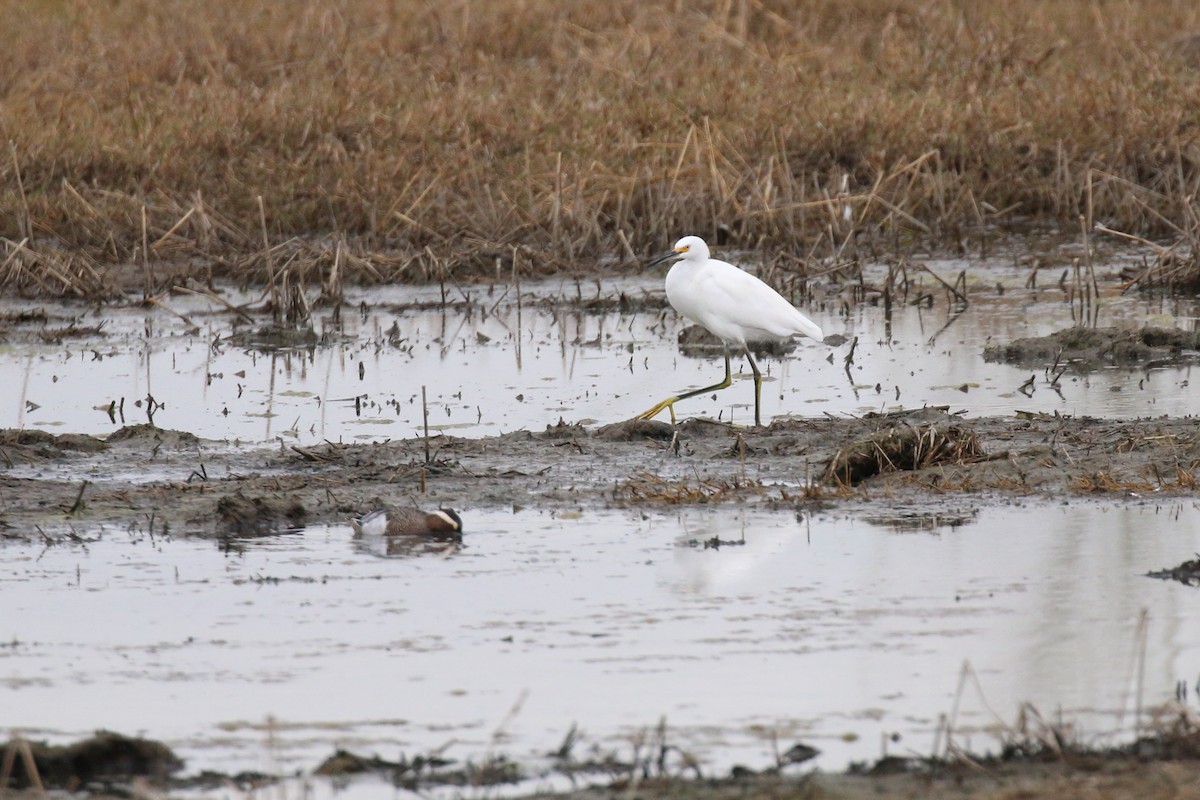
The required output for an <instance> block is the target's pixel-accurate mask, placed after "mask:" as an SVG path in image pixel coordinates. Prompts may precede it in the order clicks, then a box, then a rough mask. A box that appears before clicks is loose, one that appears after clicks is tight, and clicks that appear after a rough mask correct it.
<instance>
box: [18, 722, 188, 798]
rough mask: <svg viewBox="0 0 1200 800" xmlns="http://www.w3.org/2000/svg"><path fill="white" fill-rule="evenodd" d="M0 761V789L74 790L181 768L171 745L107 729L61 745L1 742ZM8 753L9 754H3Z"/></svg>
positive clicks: (157, 777)
mask: <svg viewBox="0 0 1200 800" xmlns="http://www.w3.org/2000/svg"><path fill="white" fill-rule="evenodd" d="M5 752H6V756H5V759H4V761H5V763H6V764H7V763H9V761H10V760H11V763H12V766H11V769H10V770H9V772H8V774H7V775H5V777H6V778H7V781H6V782H5V783H3V784H0V789H3V788H14V789H22V788H27V787H29V786H38V785H41V786H45V787H47V788H53V789H68V790H79V789H83V788H93V789H94V788H104V787H103V786H101V787H95V786H94V784H96V783H99V784H102V785H103V784H109V783H112V782H116V781H126V780H128V779H130V778H133V777H144V778H149V779H151V780H153V781H155V782H157V783H160V784H161V783H164V782H165V781H166V780H167V779H168V778H169V777H170V775H171V774H172V773H175V772H178V771H179V770H180V769H182V768H183V761H182V760H180V759H179V758H178V757H177V756H176V755H175V754H174V753H173V752H171V749H170V748H169V747H167V746H166V745H165V744H163V743H161V742H157V741H154V740H151V739H142V738H133V737H129V736H123V735H121V734H119V733H112V732H110V731H99V732H97V733H96V734H95V735H94V736H91V737H88V738H86V739H81V740H80V741H78V742H74V743H72V744H69V745H65V746H57V745H49V744H46V743H44V742H27V741H25V740H23V739H14V740H12V741H10V742H9V743H8V745H7V747H6V748H5ZM9 754H11V755H9Z"/></svg>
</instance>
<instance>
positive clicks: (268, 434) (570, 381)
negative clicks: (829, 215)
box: [0, 261, 1200, 444]
mask: <svg viewBox="0 0 1200 800" xmlns="http://www.w3.org/2000/svg"><path fill="white" fill-rule="evenodd" d="M930 265H931V267H932V268H934V269H935V270H937V271H938V272H939V273H940V274H942V275H944V276H946V277H947V278H950V277H952V276H954V275H956V274H957V273H958V272H959V271H960V270H962V269H964V268H968V265H967V264H965V263H963V262H954V261H940V262H939V261H934V262H930ZM969 270H970V274H971V276H972V279H971V280H972V288H971V291H970V297H971V305H970V307H969V308H968V309H967V310H966V311H965V312H963V313H962V314H960V315H958V316H957V317H955V316H953V315H952V314H951V311H950V309H949V308H948V307H947V302H946V298H945V296H944V293H940V290H939V291H936V292H934V298H935V306H934V308H932V309H929V308H918V307H914V306H900V305H898V306H897V307H896V308H895V309H894V312H893V316H892V319H891V322H890V325H889V323H888V321H887V320H886V319H885V317H884V312H883V309H882V308H880V307H878V306H870V305H861V304H851V305H849V306H847V308H849V311H848V312H846V311H845V310H844V309H843V306H842V303H841V301H840V300H839V299H838V298H836V297H831V298H827V300H826V301H825V304H824V307H823V308H808V309H805V310H806V311H807V312H808V313H809V314H810V315H811V316H813V317H814V318H815V319H816V321H817V322H818V323H820V324H821V325H822V326H823V327H824V329H825V331H826V332H827V333H839V334H843V335H845V336H848V337H851V338H853V337H854V336H857V337H859V344H858V347H857V350H856V353H855V364H854V367H853V369H852V371H851V373H850V376H849V377H848V376H847V374H846V372H845V371H844V369H843V363H842V361H843V358H844V357H845V355H846V353H847V351H848V349H849V347H848V345H843V346H840V347H836V348H831V349H830V348H826V347H824V346H822V345H817V344H815V343H812V342H808V341H807V340H806V341H805V343H804V344H803V345H801V347H799V348H798V350H797V351H796V352H795V353H794V354H793V355H792V356H790V357H788V358H786V359H783V360H775V359H765V360H763V362H762V366H763V368H764V370H767V371H769V381H768V382H767V383H766V384H765V386H764V391H763V406H764V408H763V415H764V421H766V420H767V419H769V418H771V417H774V416H779V415H788V414H790V415H796V416H817V415H821V414H835V415H842V414H855V415H860V414H862V413H864V412H867V411H872V410H874V411H879V410H894V409H899V408H914V407H917V408H919V407H921V406H922V405H927V404H928V405H950V406H951V407H952V408H953V409H955V410H965V411H967V412H969V413H971V414H975V415H985V414H1011V413H1012V412H1013V411H1014V410H1017V409H1022V410H1031V411H1047V412H1053V411H1058V412H1060V413H1066V414H1081V415H1082V414H1090V415H1096V416H1119V417H1138V416H1147V415H1158V414H1173V415H1181V414H1197V413H1200V385H1198V386H1196V387H1192V386H1191V385H1190V380H1191V367H1179V368H1161V369H1157V368H1156V369H1153V370H1126V369H1114V370H1103V371H1100V372H1098V373H1093V374H1091V375H1087V376H1067V377H1064V379H1063V381H1062V386H1061V395H1060V394H1057V393H1055V392H1054V391H1053V390H1051V389H1050V388H1048V386H1047V385H1046V384H1045V381H1044V380H1043V379H1042V377H1041V375H1040V374H1039V375H1038V377H1039V380H1038V385H1037V388H1036V390H1035V391H1034V393H1033V395H1032V396H1031V397H1026V396H1024V395H1022V394H1020V393H1019V392H1018V387H1020V386H1021V385H1022V384H1023V383H1024V382H1025V381H1026V380H1027V379H1028V378H1029V377H1030V375H1031V374H1037V373H1039V371H1037V370H1030V369H1025V368H1017V367H1010V366H1003V365H998V364H987V363H985V362H984V361H983V358H982V352H983V348H984V346H985V345H986V344H987V343H989V342H990V341H992V340H995V341H1007V340H1010V339H1013V338H1017V337H1021V336H1031V335H1042V334H1045V333H1048V332H1050V331H1053V330H1056V329H1059V328H1062V327H1066V326H1068V325H1070V324H1071V323H1072V309H1071V306H1070V305H1069V304H1068V303H1066V302H1064V301H1065V295H1064V294H1063V292H1062V291H1061V290H1059V289H1058V288H1057V287H1051V288H1043V289H1040V290H1036V291H1034V290H1027V289H1023V288H1020V287H1021V286H1022V285H1023V282H1024V280H1025V271H1024V270H1020V271H1018V270H1015V269H1014V268H1011V267H1009V266H1007V265H1006V264H1003V263H999V262H997V263H984V264H978V263H972V264H970V265H969ZM1046 280H1050V278H1049V277H1047V278H1046ZM997 283H1000V284H1003V285H1004V286H1005V287H1007V288H1006V290H1005V291H1004V293H1003V294H1000V293H999V292H998V291H997V290H996V289H995V285H996V284H997ZM926 288H929V289H932V288H933V284H932V282H931V281H928V282H927V283H926ZM620 292H624V293H626V294H627V295H628V296H632V297H644V296H646V295H648V294H650V295H661V293H662V280H661V276H660V275H654V276H647V277H644V278H639V279H637V280H625V279H621V280H618V279H606V280H603V281H599V282H595V283H587V284H577V283H576V282H573V281H572V282H563V281H553V282H545V283H541V284H528V285H523V286H522V289H521V297H522V298H523V303H522V304H521V305H520V306H518V304H517V302H516V294H517V292H515V291H513V290H512V289H511V287H505V286H503V285H496V286H491V287H487V286H468V287H464V288H463V289H462V290H461V291H460V290H458V289H455V290H453V291H452V292H451V294H450V295H449V297H448V299H449V300H450V301H462V300H463V299H464V298H469V299H470V300H471V304H470V306H471V308H472V309H473V311H472V312H471V313H469V314H467V313H463V312H462V311H461V310H451V311H448V312H444V311H440V310H418V309H415V308H413V307H412V304H414V303H431V304H437V302H438V301H440V294H439V290H438V288H437V287H432V288H424V289H415V288H411V287H384V288H375V289H372V290H370V291H369V292H359V293H356V294H354V295H352V296H350V297H349V298H348V300H349V302H350V306H349V307H348V308H355V309H357V308H359V304H360V303H366V304H367V306H366V308H367V310H366V311H359V310H354V311H350V310H347V311H346V312H345V313H344V316H343V321H342V324H341V326H340V327H335V326H333V325H332V323H331V322H330V320H329V318H328V314H326V315H325V316H324V317H322V318H320V319H319V320H318V323H317V329H318V331H322V332H327V333H330V334H331V335H332V334H336V336H335V337H334V341H335V342H336V343H334V344H328V345H323V346H321V347H318V348H315V349H314V350H312V351H292V352H276V353H262V352H254V351H252V350H247V349H245V348H240V347H236V346H233V345H232V344H230V343H229V342H228V341H225V339H224V337H227V336H228V335H229V333H230V324H231V323H230V316H229V314H228V313H227V312H225V311H224V310H223V309H221V308H220V307H217V306H215V305H213V304H210V303H209V301H206V300H203V299H200V298H195V297H172V298H169V299H168V300H167V301H166V304H167V305H169V306H171V308H173V309H174V310H175V311H176V312H178V313H180V314H185V315H188V317H189V320H190V321H191V322H192V323H194V324H195V326H196V327H197V328H198V329H199V332H198V333H190V332H189V330H190V326H189V325H188V323H186V322H184V321H183V320H182V319H180V318H179V317H177V316H175V315H173V314H171V313H169V312H167V311H164V310H161V309H157V308H155V309H150V310H146V309H141V308H125V309H105V310H104V311H103V314H102V316H100V317H93V316H92V314H91V312H90V311H80V310H79V309H71V308H63V309H57V310H58V311H61V312H63V313H67V314H76V315H81V317H80V319H79V324H80V325H92V324H96V323H97V321H98V320H101V319H102V320H103V321H104V332H105V336H103V337H91V338H89V339H85V340H75V339H67V340H66V341H65V342H64V343H61V344H43V343H37V344H9V345H6V346H5V347H3V348H2V349H0V427H26V428H43V429H48V430H61V431H70V432H75V433H91V434H96V435H104V434H107V433H110V432H112V431H113V430H116V429H117V428H118V427H120V425H121V424H123V423H124V422H130V423H134V422H145V421H146V420H147V416H148V414H147V406H146V404H145V403H144V402H142V401H143V400H144V398H145V397H146V396H147V395H151V396H153V397H154V398H155V400H156V401H157V402H159V403H164V404H165V407H163V408H157V410H156V412H155V414H154V422H155V423H156V424H158V425H160V426H162V427H167V428H176V429H181V430H187V431H190V432H192V433H195V434H197V435H198V436H201V437H204V438H211V439H229V440H238V441H241V442H250V443H260V442H261V443H271V442H275V441H276V440H282V441H283V442H285V443H289V444H290V443H300V444H307V443H313V442H320V441H324V440H331V441H345V442H350V441H380V440H384V439H396V438H405V437H411V436H414V435H416V434H417V433H418V432H419V431H420V430H421V429H422V424H423V421H422V387H424V388H425V394H426V398H427V404H428V408H429V424H430V426H431V429H433V430H445V431H448V432H452V433H455V434H459V435H464V436H487V435H493V434H497V433H502V432H507V431H512V430H518V429H521V428H528V429H531V430H541V429H543V428H544V427H545V426H546V425H547V424H549V423H554V422H557V421H558V419H559V418H563V419H565V420H566V421H568V422H577V421H582V422H585V423H588V424H601V423H607V422H615V421H618V420H622V419H627V418H629V417H630V416H632V415H634V414H637V413H639V412H641V411H644V410H645V409H646V408H648V407H649V406H651V405H653V403H654V402H656V401H657V400H659V399H662V398H663V397H666V396H669V395H671V394H674V393H676V392H678V391H680V390H682V389H685V388H688V387H694V386H703V385H706V384H711V383H714V382H716V381H717V380H719V379H720V377H721V370H722V364H721V362H720V359H719V358H687V357H684V356H682V355H681V354H680V353H679V349H678V346H677V344H676V336H677V334H678V331H679V329H680V328H681V327H682V323H681V322H680V320H679V319H678V318H677V317H676V316H675V315H674V314H673V313H667V312H660V311H654V312H650V311H647V312H638V313H627V314H620V313H616V312H611V313H605V314H592V313H577V312H574V311H566V310H561V309H560V310H551V309H549V308H547V307H545V306H538V305H536V304H535V301H536V300H537V299H538V298H543V299H544V298H548V297H558V298H568V299H570V298H578V297H581V298H583V299H585V300H586V299H591V298H594V297H596V296H600V297H610V298H611V297H615V296H616V295H617V294H618V293H620ZM1109 294H1110V295H1112V296H1108V297H1106V298H1105V299H1104V300H1103V302H1102V303H1101V306H1100V313H1099V317H1098V319H1099V322H1100V324H1104V325H1127V326H1131V327H1132V326H1137V325H1141V324H1145V323H1146V322H1155V323H1156V324H1162V325H1177V326H1179V327H1183V328H1191V327H1193V326H1194V324H1195V319H1196V311H1195V309H1194V307H1192V306H1191V305H1186V304H1169V303H1167V302H1166V301H1161V300H1158V301H1143V300H1140V299H1138V298H1137V297H1132V296H1130V297H1120V296H1116V295H1115V294H1114V293H1113V291H1112V290H1109ZM233 299H234V300H238V301H241V300H244V299H245V298H236V297H235V298H233ZM827 359H828V360H827ZM735 369H737V370H739V371H740V370H745V371H746V374H745V375H742V376H740V378H741V379H740V380H737V381H735V383H734V385H733V386H732V387H731V388H729V389H727V390H725V391H723V392H720V393H716V394H715V399H714V395H706V396H703V397H697V398H693V399H691V400H688V401H684V402H683V403H681V404H680V405H679V406H678V411H679V413H680V414H682V415H684V416H699V415H708V416H712V417H720V418H722V419H726V420H728V419H732V420H734V421H736V422H743V423H744V422H749V421H751V419H752V415H753V405H752V404H753V390H752V388H751V383H750V382H749V371H748V369H747V368H746V367H745V365H744V364H741V363H739V365H738V366H736V367H735ZM122 401H124V409H123V410H124V413H123V417H122V415H121V414H119V413H118V414H117V415H116V418H115V419H110V417H109V414H108V409H109V407H110V406H111V405H112V404H114V403H116V404H117V406H118V409H119V408H120V405H121V402H122ZM137 403H141V405H140V406H139V405H136V404H137Z"/></svg>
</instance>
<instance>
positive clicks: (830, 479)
mask: <svg viewBox="0 0 1200 800" xmlns="http://www.w3.org/2000/svg"><path fill="white" fill-rule="evenodd" d="M986 457H987V453H986V452H985V451H984V449H983V445H982V444H981V443H980V441H979V439H978V437H977V436H976V435H975V433H974V432H973V431H971V430H969V429H967V428H965V427H963V426H961V425H958V424H954V423H950V424H942V425H939V424H937V423H926V424H924V425H918V426H914V425H909V424H903V425H899V426H895V427H890V428H887V429H885V430H882V431H879V432H876V433H873V434H871V435H869V436H866V437H863V438H861V439H856V440H855V441H853V442H851V443H850V444H848V445H846V446H845V447H842V448H841V449H840V450H838V451H837V453H836V454H835V455H834V457H833V458H832V459H830V461H829V463H828V464H827V465H826V467H825V471H824V472H823V473H822V475H821V480H822V482H824V483H838V484H842V485H843V486H853V485H855V484H857V483H860V482H862V481H864V480H866V479H867V478H871V477H874V476H875V475H879V474H881V473H884V472H897V471H901V470H919V469H925V468H926V467H932V466H935V465H938V464H953V465H961V464H964V463H968V462H971V461H978V460H981V459H983V458H986Z"/></svg>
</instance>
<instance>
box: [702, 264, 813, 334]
mask: <svg viewBox="0 0 1200 800" xmlns="http://www.w3.org/2000/svg"><path fill="white" fill-rule="evenodd" d="M698 278H699V280H698V281H697V287H698V288H699V291H700V292H701V293H702V300H701V301H700V302H701V303H702V304H703V306H704V308H705V310H706V311H707V312H708V316H709V319H708V320H701V319H698V320H697V321H698V322H700V324H702V325H704V326H705V327H706V328H709V330H711V331H712V332H713V333H715V334H717V335H718V336H721V337H722V338H727V339H732V340H737V339H741V338H744V339H745V340H746V341H757V340H762V339H786V338H789V337H791V336H795V335H797V334H802V335H804V336H808V337H811V338H813V339H816V340H817V341H818V342H819V341H822V340H824V338H825V334H824V333H823V332H822V331H821V328H820V327H819V326H818V325H817V324H816V323H814V322H813V321H812V320H810V319H809V318H808V317H806V316H804V315H803V314H802V313H800V311H798V310H797V309H796V308H795V307H794V306H793V305H792V304H791V303H789V302H788V301H787V300H786V299H784V297H783V296H782V295H780V294H779V293H778V292H776V291H775V290H774V289H772V288H771V287H770V286H768V285H767V284H765V283H763V282H762V281H761V280H759V279H758V278H756V277H755V276H753V275H751V274H750V273H748V272H745V271H743V270H741V269H738V268H737V267H735V266H733V265H732V264H725V263H724V262H718V263H717V264H715V265H713V267H712V268H710V269H707V270H705V271H704V272H703V273H702V274H701V275H699V276H698ZM722 325H724V327H725V331H724V332H722V330H721V329H720V327H719V326H722ZM734 333H736V334H738V335H730V334H734Z"/></svg>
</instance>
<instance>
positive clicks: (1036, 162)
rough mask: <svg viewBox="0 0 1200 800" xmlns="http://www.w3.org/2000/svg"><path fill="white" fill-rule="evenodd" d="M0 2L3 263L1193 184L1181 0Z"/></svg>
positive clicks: (853, 225)
mask: <svg viewBox="0 0 1200 800" xmlns="http://www.w3.org/2000/svg"><path fill="white" fill-rule="evenodd" d="M0 28H2V29H3V30H4V31H5V38H6V42H5V46H4V47H3V48H0V136H2V137H3V139H4V145H5V149H6V150H7V152H5V153H3V154H2V156H3V157H2V158H0V236H3V237H5V239H7V240H8V241H7V242H6V244H5V251H4V252H3V253H2V254H0V259H6V261H5V270H4V272H2V273H0V280H3V281H6V282H8V283H9V284H10V286H12V285H20V284H28V285H30V286H33V287H34V288H40V289H42V290H51V291H54V290H62V286H61V284H64V283H65V284H70V283H71V282H73V281H75V282H80V283H81V285H83V287H84V291H86V290H88V287H92V288H96V287H101V286H104V285H106V284H105V281H106V279H105V275H104V270H103V269H101V268H100V266H99V265H101V264H118V263H127V264H128V263H132V264H135V265H136V264H146V266H145V270H146V274H145V275H144V276H143V277H144V279H145V281H146V283H147V284H149V283H151V282H152V278H151V275H150V274H149V273H150V270H151V267H150V266H149V262H156V263H158V264H163V263H171V262H174V263H175V264H177V265H178V264H186V263H188V262H189V260H191V259H195V258H197V257H201V258H204V259H206V260H207V263H209V264H212V265H214V266H212V267H210V269H216V270H222V269H224V270H228V271H236V273H237V274H238V275H239V276H240V277H243V278H246V279H255V278H260V277H267V276H268V271H269V270H271V269H273V268H275V267H278V265H279V263H281V262H282V261H283V260H284V259H285V258H288V257H298V256H296V253H295V252H294V251H295V250H296V249H297V248H299V249H301V250H304V247H307V248H308V249H307V250H304V252H303V253H301V255H304V256H306V257H308V258H310V259H311V261H312V263H314V264H316V265H317V267H316V268H317V269H319V270H323V271H322V272H320V274H321V275H322V278H323V279H325V278H329V277H330V276H329V275H328V272H329V270H331V269H334V268H335V266H334V265H335V264H336V269H337V270H339V271H340V272H341V275H343V276H349V277H357V278H360V279H368V280H391V279H420V278H426V279H428V278H432V277H436V276H438V275H444V274H455V275H462V274H469V273H482V274H487V273H493V272H496V271H500V270H504V274H507V273H508V271H509V270H510V269H512V267H513V262H514V260H515V261H516V266H517V268H518V269H520V270H521V271H522V272H524V273H526V274H529V273H537V272H547V271H553V270H556V269H561V268H563V267H566V266H572V265H587V264H590V263H593V262H595V261H596V260H597V259H600V258H604V257H614V258H628V257H631V256H633V255H634V254H635V253H643V252H646V251H648V250H652V249H659V248H662V247H664V246H665V245H667V244H669V243H670V242H671V241H673V240H674V237H676V236H677V235H680V234H682V233H687V232H696V233H700V234H702V235H705V236H708V237H710V238H714V239H715V238H718V231H719V230H722V231H723V232H722V233H721V234H720V238H724V237H726V236H728V237H729V238H730V239H731V240H732V241H734V242H736V243H738V244H739V245H741V246H745V247H757V246H763V245H771V246H773V247H779V248H786V249H788V250H789V251H790V252H792V253H794V254H795V255H796V256H797V257H798V258H801V259H803V258H806V257H808V256H810V255H811V254H826V253H829V252H833V251H835V250H836V249H837V248H840V247H842V246H843V245H844V244H845V243H846V242H847V241H851V240H852V239H854V240H857V238H858V237H859V236H861V235H862V234H866V235H868V236H870V237H871V238H872V239H877V240H878V241H880V242H883V243H885V244H887V245H889V246H892V247H901V248H903V247H905V246H906V245H907V244H908V243H909V242H912V241H914V240H915V241H921V242H929V243H942V244H946V243H950V242H956V241H959V240H961V238H962V237H963V236H964V235H966V233H969V232H971V231H974V230H978V229H979V228H978V227H977V226H978V225H979V224H980V223H990V222H1000V223H1005V222H1008V221H1017V220H1028V219H1030V218H1039V219H1050V220H1053V221H1054V222H1056V223H1058V224H1062V225H1065V226H1067V227H1068V229H1071V230H1078V225H1079V221H1078V218H1079V216H1080V215H1083V216H1084V217H1085V218H1091V219H1092V220H1095V221H1102V222H1105V223H1107V224H1110V225H1112V226H1114V227H1118V228H1122V229H1125V230H1129V231H1134V232H1138V233H1141V234H1144V235H1148V236H1154V235H1160V234H1166V233H1172V232H1175V233H1179V232H1186V231H1190V230H1192V229H1193V228H1192V225H1193V220H1194V213H1193V210H1192V207H1191V201H1190V198H1191V197H1193V196H1195V195H1196V194H1197V192H1198V190H1200V173H1198V172H1197V169H1196V165H1197V163H1198V162H1200V149H1198V147H1197V138H1198V136H1200V36H1198V37H1197V38H1191V36H1190V35H1189V34H1190V32H1192V31H1197V32H1200V6H1197V4H1195V3H1192V2H1180V1H1176V0H1145V1H1144V2H1103V1H1102V0H1058V1H1057V2H1053V3H1047V2H1044V0H1011V2H1005V3H971V2H953V1H951V0H944V1H942V2H915V0H909V1H906V0H806V2H785V1H784V0H708V2H700V3H685V2H680V1H678V0H675V1H674V2H672V1H669V0H657V2H642V0H580V1H579V2H572V3H561V2H557V0H492V1H491V2H470V0H441V1H440V2H432V1H431V0H345V2H341V3H336V4H330V3H324V2H317V0H303V1H302V2H298V3H273V2H267V1H266V0H222V2H218V3H215V4H214V3H212V2H201V0H170V2H157V1H155V2H152V1H151V0H114V2H103V3H89V2H83V1H82V0H37V1H36V2H32V3H7V4H4V5H3V6H0ZM260 198H261V199H260ZM1085 221H1087V220H1085ZM1176 228H1178V229H1179V230H1178V231H1176V230H1175V229H1176ZM964 232H966V233H964ZM264 237H265V238H266V240H267V241H268V242H269V243H270V244H271V245H272V246H279V245H280V244H281V243H283V242H286V241H287V240H289V239H290V238H291V237H300V238H302V239H303V240H304V242H305V243H306V244H305V245H304V246H303V247H301V246H300V245H298V244H296V243H292V251H291V252H289V253H283V252H281V251H279V250H277V251H275V252H273V253H271V254H268V253H266V252H264ZM26 239H27V240H28V241H27V242H26V244H25V246H24V248H23V249H21V250H20V251H18V243H19V242H21V241H22V240H26ZM338 243H341V246H339V244H338ZM354 256H366V257H367V258H364V259H361V260H360V259H357V258H354ZM213 259H216V260H215V261H214V260H213ZM22 265H23V269H22V272H21V273H20V274H19V275H18V274H17V273H15V272H14V269H15V268H16V267H17V266H22ZM155 269H158V268H155ZM27 272H33V273H36V275H27V274H25V273H27ZM56 272H57V273H61V275H58V276H56V275H55V273H56ZM339 277H341V276H339ZM168 279H169V275H164V274H161V273H156V274H155V275H154V276H153V280H154V281H160V282H161V281H165V280H168ZM39 281H40V282H41V284H42V285H41V286H40V287H39V286H38V282H39ZM147 288H149V287H147Z"/></svg>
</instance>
